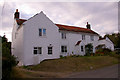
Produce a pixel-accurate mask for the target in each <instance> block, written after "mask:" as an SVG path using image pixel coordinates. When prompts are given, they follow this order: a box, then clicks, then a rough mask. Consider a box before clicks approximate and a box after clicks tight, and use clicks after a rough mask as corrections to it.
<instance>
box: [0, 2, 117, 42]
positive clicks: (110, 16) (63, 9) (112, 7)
mask: <svg viewBox="0 0 120 80" xmlns="http://www.w3.org/2000/svg"><path fill="white" fill-rule="evenodd" d="M16 9H18V10H19V12H20V18H22V19H29V18H30V17H32V16H34V15H35V14H37V13H40V12H41V11H43V12H44V14H46V15H47V17H48V18H50V19H51V20H52V21H53V22H54V23H58V24H65V25H73V26H78V27H83V28H86V22H89V23H90V24H91V28H92V30H94V31H96V32H97V33H99V34H100V35H102V36H103V35H105V34H108V33H114V32H118V3H117V2H5V3H0V11H1V16H0V18H2V19H0V20H2V23H1V24H0V25H1V26H2V27H0V35H3V34H4V33H5V34H6V37H7V38H8V39H9V41H11V32H12V27H13V22H14V12H15V10H16Z"/></svg>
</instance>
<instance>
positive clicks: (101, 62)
mask: <svg viewBox="0 0 120 80" xmlns="http://www.w3.org/2000/svg"><path fill="white" fill-rule="evenodd" d="M114 64H118V59H117V58H115V57H110V56H83V57H82V56H81V57H80V56H69V57H65V58H60V59H52V60H44V61H42V62H41V63H40V64H38V65H34V66H22V67H16V68H15V69H16V70H15V72H14V74H17V73H19V74H17V76H16V77H18V76H21V77H24V78H25V77H28V78H31V77H32V78H33V77H34V78H35V77H37V78H38V77H63V76H64V75H66V74H69V73H72V72H80V71H87V70H91V69H98V68H102V67H105V66H110V65H114ZM16 71H17V72H16Z"/></svg>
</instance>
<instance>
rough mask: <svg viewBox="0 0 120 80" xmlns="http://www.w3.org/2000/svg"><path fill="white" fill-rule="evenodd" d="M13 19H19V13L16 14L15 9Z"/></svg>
mask: <svg viewBox="0 0 120 80" xmlns="http://www.w3.org/2000/svg"><path fill="white" fill-rule="evenodd" d="M14 18H15V19H19V12H18V9H16V12H15V14H14Z"/></svg>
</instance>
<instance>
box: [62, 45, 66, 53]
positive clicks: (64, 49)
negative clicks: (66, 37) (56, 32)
mask: <svg viewBox="0 0 120 80" xmlns="http://www.w3.org/2000/svg"><path fill="white" fill-rule="evenodd" d="M61 52H62V53H63V52H67V46H65V45H62V46H61Z"/></svg>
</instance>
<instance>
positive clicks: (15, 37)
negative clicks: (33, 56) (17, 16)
mask: <svg viewBox="0 0 120 80" xmlns="http://www.w3.org/2000/svg"><path fill="white" fill-rule="evenodd" d="M18 27H19V25H17V23H16V21H15V23H14V27H13V31H12V54H13V55H14V56H15V57H17V59H18V60H19V62H21V63H23V59H24V55H23V27H21V28H20V29H18Z"/></svg>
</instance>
